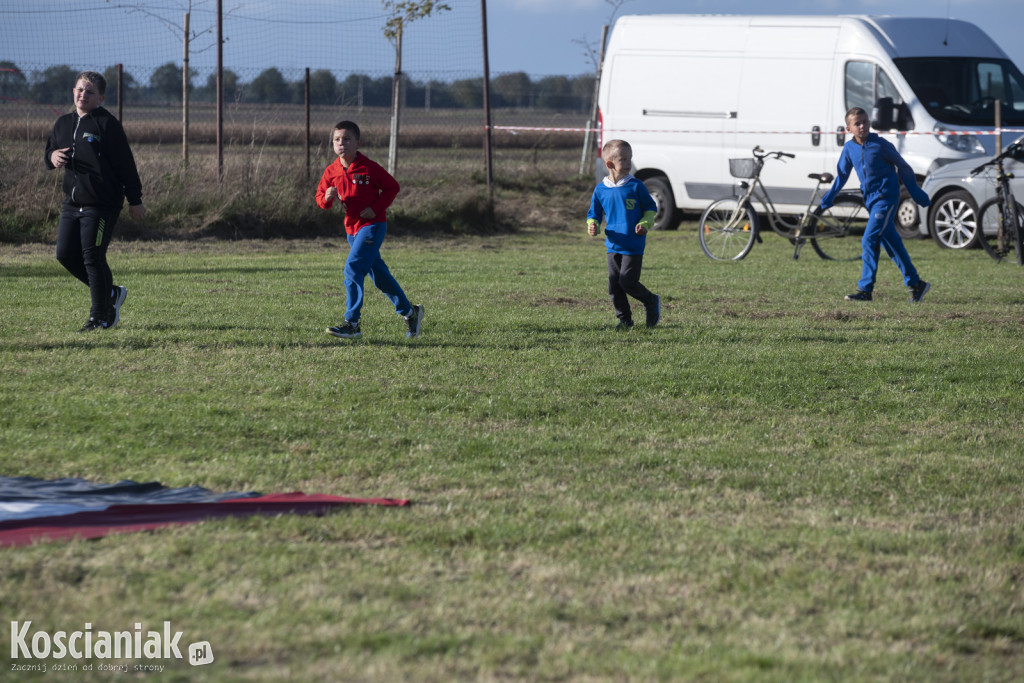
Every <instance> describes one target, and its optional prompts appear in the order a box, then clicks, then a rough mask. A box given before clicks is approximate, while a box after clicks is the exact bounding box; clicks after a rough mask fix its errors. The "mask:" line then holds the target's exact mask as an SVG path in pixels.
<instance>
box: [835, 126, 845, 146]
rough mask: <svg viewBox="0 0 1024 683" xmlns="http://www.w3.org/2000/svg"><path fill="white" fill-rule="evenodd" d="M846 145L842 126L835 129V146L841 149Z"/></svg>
mask: <svg viewBox="0 0 1024 683" xmlns="http://www.w3.org/2000/svg"><path fill="white" fill-rule="evenodd" d="M845 144H846V129H845V128H843V127H842V126H839V127H838V128H836V145H837V146H839V147H842V146H843V145H845Z"/></svg>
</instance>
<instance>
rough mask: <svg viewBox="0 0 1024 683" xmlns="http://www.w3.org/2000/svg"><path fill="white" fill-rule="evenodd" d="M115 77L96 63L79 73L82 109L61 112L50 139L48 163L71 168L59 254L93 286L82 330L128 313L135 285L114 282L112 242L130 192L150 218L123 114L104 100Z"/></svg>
mask: <svg viewBox="0 0 1024 683" xmlns="http://www.w3.org/2000/svg"><path fill="white" fill-rule="evenodd" d="M106 89H107V82H106V80H105V79H104V78H103V76H102V75H100V74H98V73H96V72H95V71H85V72H83V73H81V74H79V75H78V79H77V82H76V83H75V88H74V91H73V93H74V100H75V111H73V112H71V113H68V114H65V115H63V116H61V117H60V118H59V119H57V123H55V124H54V126H53V133H52V134H51V135H50V139H49V140H48V141H47V143H46V165H47V167H48V168H63V169H64V194H65V198H64V207H63V209H62V210H61V214H60V223H59V225H58V227H57V260H58V261H60V263H61V264H62V265H63V266H64V267H65V268H67V269H68V271H69V272H70V273H71V274H72V275H74V276H75V277H77V278H78V279H79V280H81V281H82V282H84V283H85V284H87V285H88V286H89V291H90V294H91V296H92V307H91V308H90V309H89V319H88V320H87V321H86V323H85V325H84V326H83V327H82V329H81V331H82V332H88V331H92V330H97V329H107V328H110V327H113V326H115V325H117V323H118V322H119V320H120V311H121V304H123V303H124V299H125V297H126V296H127V295H128V288H127V287H122V286H118V285H115V284H114V277H113V275H112V274H111V273H110V266H108V265H107V247H108V246H110V239H111V237H113V234H114V225H116V224H117V218H118V216H119V215H120V213H121V207H122V205H123V204H124V198H125V196H126V195H127V197H128V213H129V215H130V216H131V217H132V218H133V219H135V220H142V218H143V217H144V216H145V215H146V207H145V205H143V203H142V181H141V180H139V172H138V169H136V167H135V157H134V156H132V150H131V148H130V147H129V146H128V138H127V137H126V136H125V134H124V128H122V127H121V123H120V121H118V120H117V119H116V118H114V116H113V115H112V114H111V113H110V112H109V111H107V110H106V109H104V108H103V107H101V106H100V104H102V102H103V96H104V93H105V92H106Z"/></svg>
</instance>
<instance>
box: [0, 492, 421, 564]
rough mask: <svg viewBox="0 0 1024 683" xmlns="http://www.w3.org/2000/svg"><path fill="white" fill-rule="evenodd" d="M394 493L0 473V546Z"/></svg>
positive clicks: (324, 508) (302, 510)
mask: <svg viewBox="0 0 1024 683" xmlns="http://www.w3.org/2000/svg"><path fill="white" fill-rule="evenodd" d="M408 504H409V501H408V500H403V499H395V498H343V497H341V496H329V495H324V494H311V495H306V494H304V493H300V492H294V493H273V494H268V495H261V494H259V493H256V492H255V491H249V492H246V493H236V492H229V493H215V492H213V491H209V490H207V489H204V488H201V487H198V486H190V487H187V488H179V489H170V488H167V487H165V486H162V485H161V484H158V483H156V482H149V483H144V484H139V483H136V482H133V481H121V482H118V483H117V484H95V483H92V482H88V481H86V480H84V479H55V480H43V479H33V478H31V477H0V547H4V546H14V545H29V544H32V543H35V542H37V541H40V540H44V539H59V538H73V537H78V538H99V537H100V536H105V535H107V534H111V533H124V532H129V531H143V530H147V529H157V528H160V527H163V526H170V525H175V524H192V523H195V522H201V521H203V520H207V519H218V518H223V517H245V516H249V515H281V514H305V515H308V514H314V515H322V514H324V513H326V512H328V511H330V510H332V509H335V508H338V507H342V506H349V505H388V506H404V505H408Z"/></svg>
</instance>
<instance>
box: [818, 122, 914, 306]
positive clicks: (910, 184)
mask: <svg viewBox="0 0 1024 683" xmlns="http://www.w3.org/2000/svg"><path fill="white" fill-rule="evenodd" d="M846 130H847V132H849V133H850V134H852V135H853V139H852V140H850V141H849V142H847V143H846V144H845V145H843V152H842V154H841V155H840V157H839V165H838V166H837V169H836V180H835V182H834V183H833V184H832V188H831V189H830V190H829V191H828V192H827V193H826V194H825V196H824V197H822V198H821V208H822V209H827V208H829V207H830V206H832V202H834V201H835V198H836V195H837V194H839V191H840V190H842V189H843V185H845V184H846V180H847V178H849V177H850V170H851V169H856V170H857V177H858V178H860V189H861V192H863V193H864V206H865V207H866V208H867V210H868V215H869V218H868V224H867V226H866V227H865V228H864V237H863V239H862V240H861V247H862V250H863V253H862V254H861V261H862V266H863V267H862V272H861V277H860V281H858V282H857V291H856V292H855V293H853V294H847V295H846V300H847V301H871V292H872V290H873V289H874V288H875V278H876V276H877V274H878V254H879V249H878V248H879V245H880V244H881V246H882V247H885V253H887V254H888V255H889V257H890V258H891V259H892V260H893V262H894V263H895V264H896V267H897V268H899V269H900V272H901V273H903V282H904V284H906V285H907V287H909V288H910V300H911V301H913V302H918V301H920V300H921V299H922V297H924V295H925V293H927V292H928V290H929V289H931V285H930V284H928V283H927V282H925V281H924V280H922V279H921V277H920V276H919V275H918V274H917V270H916V269H915V268H914V264H913V263H911V262H910V255H909V254H907V249H906V247H904V246H903V240H902V239H900V234H899V233H898V232H896V209H897V208H898V207H899V204H900V181H902V182H903V185H904V186H905V187H906V188H907V191H908V192H910V196H911V197H912V198H913V199H914V201H915V202H917V203H918V204H920V205H921V206H928V205H929V204H930V203H931V201H930V200H929V199H928V195H927V194H925V193H924V191H923V190H922V189H921V188H920V187H918V186H917V179H916V178H915V177H914V170H913V169H912V168H910V165H909V164H908V163H907V162H906V161H904V160H903V157H902V156H900V153H899V152H897V151H896V148H895V147H894V146H893V144H892V143H891V142H889V141H888V140H885V139H883V138H880V137H879V136H878V135H876V134H875V133H872V132H871V128H870V124H869V123H868V114H867V112H866V111H864V110H863V109H861V108H860V107H854V108H853V109H851V110H850V111H848V112H846Z"/></svg>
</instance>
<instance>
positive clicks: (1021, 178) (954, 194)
mask: <svg viewBox="0 0 1024 683" xmlns="http://www.w3.org/2000/svg"><path fill="white" fill-rule="evenodd" d="M1005 154H1006V157H1005V158H1004V159H1003V170H1004V171H1006V172H1007V173H1009V174H1011V175H1013V176H1014V178H1013V179H1012V180H1010V187H1011V189H1012V190H1013V195H1014V197H1016V198H1017V202H1018V203H1020V202H1024V136H1022V137H1020V138H1018V139H1017V140H1015V141H1014V142H1012V143H1011V144H1009V145H1007V147H1006V152H1005ZM991 159H992V157H979V158H977V159H965V160H963V161H954V162H953V163H951V164H947V165H946V166H943V167H942V168H939V169H937V170H935V171H934V172H932V173H931V174H930V175H929V176H928V177H927V178H926V179H925V181H924V183H922V185H921V189H922V190H924V191H925V192H926V193H927V194H928V196H929V197H931V200H932V204H931V206H930V207H928V220H927V221H922V222H921V227H920V231H921V234H922V235H928V234H931V236H932V239H934V240H935V243H936V244H938V245H939V246H940V247H942V248H944V249H965V248H967V247H970V246H972V245H973V244H975V242H976V237H977V235H978V207H979V206H981V205H982V203H984V202H985V200H987V199H989V198H991V197H995V196H996V168H995V165H994V164H991V165H988V166H985V168H984V169H983V170H982V171H980V172H979V173H978V174H977V175H972V173H971V172H972V171H973V170H975V169H977V168H978V167H979V166H982V165H983V164H985V162H986V161H990V160H991Z"/></svg>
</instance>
